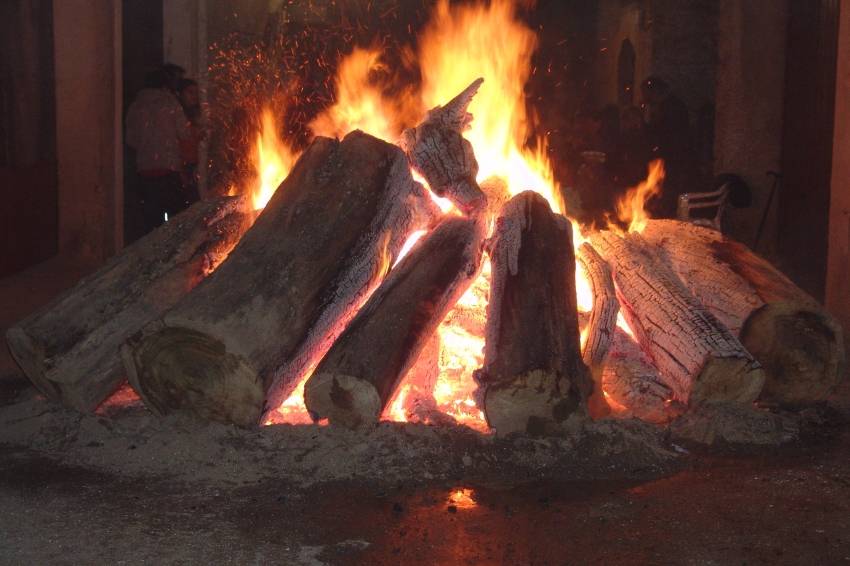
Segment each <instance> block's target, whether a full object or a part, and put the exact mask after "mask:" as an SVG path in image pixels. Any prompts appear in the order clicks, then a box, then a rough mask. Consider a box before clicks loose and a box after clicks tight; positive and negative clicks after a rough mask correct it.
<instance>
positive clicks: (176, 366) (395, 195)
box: [122, 131, 435, 428]
mask: <svg viewBox="0 0 850 566" xmlns="http://www.w3.org/2000/svg"><path fill="white" fill-rule="evenodd" d="M434 214H435V209H434V205H433V203H432V202H431V201H430V199H429V198H428V197H427V196H426V195H425V193H424V189H423V187H422V186H421V185H420V184H419V183H416V182H415V181H413V179H412V178H411V177H410V171H409V166H408V163H407V158H406V157H405V155H404V154H403V152H402V151H401V150H399V149H398V148H397V147H395V146H393V145H390V144H387V143H385V142H383V141H381V140H378V139H376V138H374V137H371V136H368V135H366V134H363V133H362V132H359V131H356V132H352V133H351V134H349V135H347V136H346V137H345V139H344V140H343V141H342V142H340V141H337V140H331V139H327V138H317V139H316V140H315V141H314V142H313V144H312V145H311V146H310V147H309V148H308V149H307V150H306V151H305V152H304V153H303V154H302V156H301V158H300V159H299V160H298V162H297V163H296V165H295V167H294V168H293V170H292V171H291V173H290V175H289V176H288V177H287V179H286V180H285V181H284V182H283V183H282V184H281V186H280V187H279V188H278V190H277V191H276V192H275V194H274V196H273V197H272V198H271V200H270V201H269V203H268V205H267V206H266V208H265V210H264V211H263V212H262V214H260V216H259V218H258V219H257V221H256V223H255V224H254V226H253V228H252V229H251V230H249V231H248V233H246V234H245V236H244V237H243V238H242V241H240V243H239V245H238V246H237V247H236V248H235V249H234V250H233V252H232V253H231V255H230V257H228V259H227V261H225V262H224V263H223V264H222V265H221V266H220V267H219V269H217V270H216V271H215V273H213V275H211V276H210V277H209V278H207V279H206V280H205V281H204V283H203V284H201V285H199V286H198V288H197V289H195V291H194V292H193V293H191V294H190V295H189V296H187V297H186V298H185V299H184V300H183V301H181V302H180V303H179V304H178V305H176V306H175V308H174V309H173V310H171V311H170V312H169V313H167V314H166V316H164V317H162V318H161V319H159V320H157V321H155V322H154V323H152V324H150V325H148V327H146V328H145V329H144V331H143V332H141V333H139V334H138V335H137V336H135V337H134V338H133V339H132V340H131V341H129V342H128V343H127V344H126V345H125V346H124V347H123V348H122V357H123V359H124V363H125V366H126V368H127V373H128V377H129V379H130V382H131V384H132V385H133V387H134V389H136V391H137V392H138V393H139V395H140V397H142V400H143V401H144V402H145V404H146V405H147V406H148V407H149V408H150V409H151V410H152V411H153V412H154V413H156V414H164V413H169V412H172V411H181V412H186V413H189V414H192V415H195V416H197V417H200V418H202V419H207V420H215V421H219V422H224V423H234V424H237V425H239V426H242V427H246V428H247V427H253V426H255V425H256V424H257V422H258V419H259V418H260V417H261V415H262V414H263V411H264V397H265V395H266V394H267V393H268V399H267V404H266V408H276V407H278V406H280V404H281V403H282V402H283V401H284V400H285V399H286V397H287V396H288V395H289V393H290V392H291V391H292V389H294V387H295V386H296V385H297V382H298V380H299V379H300V378H301V377H302V376H303V375H304V373H305V372H306V370H307V368H309V367H310V366H311V365H312V364H313V363H315V362H316V361H318V359H320V358H321V356H322V355H324V353H325V352H326V351H327V349H328V348H329V347H330V344H331V343H332V342H333V340H334V339H335V338H336V336H338V335H339V333H340V332H341V331H342V328H343V327H344V325H345V323H347V322H348V321H349V320H350V319H351V317H352V316H353V314H354V311H355V310H356V308H357V307H358V306H359V305H361V304H362V303H363V301H364V300H365V299H366V298H367V297H368V295H369V293H370V292H371V291H372V290H373V289H374V288H375V287H376V286H377V284H378V283H379V282H380V280H381V279H382V278H383V276H384V275H385V273H386V272H387V270H388V268H389V266H390V265H391V264H392V262H393V260H394V258H395V257H396V256H397V254H398V252H399V250H400V249H401V247H402V245H403V244H404V242H405V240H406V239H407V237H408V236H409V235H410V234H411V233H412V232H413V231H414V230H416V229H419V228H421V227H424V226H425V225H426V224H428V223H429V222H431V221H432V219H433V215H434Z"/></svg>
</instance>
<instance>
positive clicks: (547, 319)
mask: <svg viewBox="0 0 850 566" xmlns="http://www.w3.org/2000/svg"><path fill="white" fill-rule="evenodd" d="M490 257H491V262H492V271H493V275H492V280H491V286H490V302H489V305H488V308H487V326H486V338H485V347H484V367H483V368H482V369H481V370H478V371H477V372H476V373H475V378H476V381H477V382H478V384H479V390H478V391H477V392H476V398H477V402H478V405H479V407H481V408H482V409H483V410H484V414H485V417H486V419H487V423H488V424H489V425H490V426H491V427H493V428H495V429H496V433H497V434H498V435H500V436H504V435H506V434H510V433H512V432H522V431H527V432H529V433H531V434H542V433H545V432H547V431H549V430H551V429H554V428H557V427H558V425H560V424H562V423H564V422H565V421H566V420H567V419H568V418H569V417H570V416H571V415H574V414H577V415H580V416H584V415H586V414H587V406H586V404H587V398H588V396H589V395H590V394H591V392H592V390H593V382H592V380H591V378H590V372H589V371H588V369H587V366H585V365H584V362H583V361H582V358H581V347H580V344H579V330H578V311H577V308H576V294H575V257H574V253H573V244H572V230H571V226H570V223H569V221H568V220H567V219H566V218H564V217H563V216H561V215H560V214H555V213H553V212H552V210H551V209H550V208H549V203H548V202H546V199H544V198H543V197H542V196H540V195H538V194H537V193H534V192H531V191H526V192H524V193H521V194H519V195H517V196H515V197H514V198H513V199H511V200H510V201H509V202H508V203H507V204H506V205H505V206H504V207H503V209H502V212H501V213H500V217H499V219H498V220H497V223H496V233H495V234H494V236H493V243H492V244H491V252H490Z"/></svg>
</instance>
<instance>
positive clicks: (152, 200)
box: [125, 64, 205, 234]
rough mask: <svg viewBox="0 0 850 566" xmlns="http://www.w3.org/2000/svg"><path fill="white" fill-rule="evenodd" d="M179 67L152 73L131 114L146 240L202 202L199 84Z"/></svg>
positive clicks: (129, 130) (130, 141)
mask: <svg viewBox="0 0 850 566" xmlns="http://www.w3.org/2000/svg"><path fill="white" fill-rule="evenodd" d="M184 73H185V71H184V70H183V69H182V68H181V67H179V66H177V65H173V64H168V65H164V66H163V67H161V68H158V69H152V70H150V71H148V72H147V74H146V75H145V86H144V88H143V89H141V90H140V91H139V93H138V94H137V96H136V98H135V100H134V101H133V103H132V104H131V105H130V107H129V108H128V110H127V116H126V119H125V127H126V128H125V134H126V136H125V141H126V143H127V145H128V146H129V147H130V148H132V149H133V150H134V153H135V165H136V183H135V187H136V192H137V196H138V202H139V205H140V207H141V211H140V212H141V222H142V224H143V232H144V233H145V234H146V233H148V232H150V231H151V230H153V229H154V228H156V227H158V226H161V225H162V224H163V223H164V222H166V221H167V220H168V218H170V217H172V216H174V215H176V214H178V213H180V212H182V211H183V210H185V209H186V208H188V207H189V206H190V205H191V204H193V203H195V202H197V201H198V200H200V195H199V193H198V171H197V169H198V163H199V156H198V153H199V144H200V142H201V141H202V140H203V139H204V137H205V131H204V126H203V117H202V112H201V104H200V99H199V93H198V83H196V82H195V81H193V80H192V79H188V78H184V76H183V75H184Z"/></svg>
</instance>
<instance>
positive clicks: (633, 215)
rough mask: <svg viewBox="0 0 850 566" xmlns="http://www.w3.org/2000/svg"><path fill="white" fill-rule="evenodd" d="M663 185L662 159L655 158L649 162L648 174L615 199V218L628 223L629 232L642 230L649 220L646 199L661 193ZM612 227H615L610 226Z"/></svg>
mask: <svg viewBox="0 0 850 566" xmlns="http://www.w3.org/2000/svg"><path fill="white" fill-rule="evenodd" d="M663 185H664V161H663V160H662V159H656V160H655V161H653V162H651V163H650V164H649V175H648V176H647V177H646V180H645V181H643V182H642V183H640V184H639V185H638V186H636V187H634V188H632V189H629V190H628V191H627V192H626V194H625V195H623V198H621V199H620V200H619V201H617V218H619V219H620V221H621V222H624V223H628V224H629V232H642V231H643V229H644V228H646V221H647V220H649V218H650V216H649V213H648V212H646V210H645V209H644V206H645V205H646V201H648V200H649V199H650V198H652V197H654V196H655V195H657V194H660V193H661V188H662V186H663ZM612 229H616V228H615V227H613V226H612Z"/></svg>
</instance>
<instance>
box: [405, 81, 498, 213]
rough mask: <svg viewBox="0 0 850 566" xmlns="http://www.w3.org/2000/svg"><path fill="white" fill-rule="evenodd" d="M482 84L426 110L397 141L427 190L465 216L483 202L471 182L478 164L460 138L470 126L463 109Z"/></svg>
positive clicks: (470, 145)
mask: <svg viewBox="0 0 850 566" xmlns="http://www.w3.org/2000/svg"><path fill="white" fill-rule="evenodd" d="M483 82H484V79H477V80H476V81H475V82H473V83H472V84H471V85H469V87H467V88H466V90H464V91H463V92H462V93H460V94H459V95H457V96H456V97H455V98H453V99H452V100H451V101H450V102H449V103H448V104H446V105H445V106H437V107H436V108H434V109H432V110H430V111H429V112H428V114H427V115H426V117H425V121H424V122H422V123H421V124H419V125H418V126H416V127H415V128H409V129H407V130H405V131H404V132H403V133H402V135H401V137H400V138H399V141H398V144H399V147H401V148H402V149H403V150H404V151H405V153H407V155H408V157H409V158H410V163H411V164H412V165H413V167H414V168H415V169H416V171H417V172H418V173H419V174H420V175H422V176H423V177H424V178H425V180H426V181H428V184H429V185H430V187H431V190H432V191H434V193H436V195H437V196H439V197H446V198H448V199H449V200H451V201H452V203H453V204H454V205H455V206H456V207H457V208H458V209H459V210H461V211H463V212H465V213H469V212H471V211H473V210H475V209H476V208H478V207H479V206H482V205H483V204H484V201H485V200H486V199H485V197H484V193H482V192H481V189H480V188H479V186H478V183H477V182H476V181H475V178H476V176H477V175H478V162H477V161H476V160H475V154H474V153H473V151H472V144H471V143H469V141H468V140H467V139H466V138H464V137H463V135H462V134H463V132H465V131H466V130H468V129H469V127H470V122H472V114H470V113H469V112H467V111H466V109H467V108H468V107H469V103H470V102H472V97H473V96H475V93H476V92H478V88H479V87H480V86H481V83H483Z"/></svg>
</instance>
